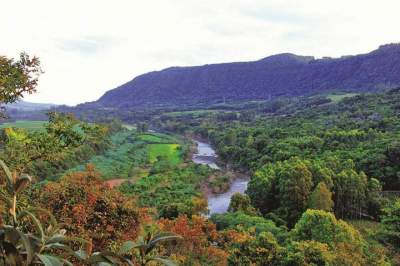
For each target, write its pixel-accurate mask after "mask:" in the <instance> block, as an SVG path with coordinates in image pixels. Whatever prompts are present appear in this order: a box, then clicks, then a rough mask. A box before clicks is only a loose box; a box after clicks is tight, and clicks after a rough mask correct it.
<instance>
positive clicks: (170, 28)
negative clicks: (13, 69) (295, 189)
mask: <svg viewBox="0 0 400 266" xmlns="http://www.w3.org/2000/svg"><path fill="white" fill-rule="evenodd" d="M399 9H400V2H398V1H397V0H382V1H375V0H364V1H361V0H353V1H348V0H347V1H345V0H337V1H320V0H268V1H265V0H218V1H211V0H202V1H198V0H196V1H195V0H146V1H140V0H116V1H107V0H85V1H79V0H59V1H51V0H38V1H23V0H13V1H4V3H2V10H3V12H2V16H0V44H1V45H0V54H4V55H7V56H17V55H18V53H19V52H21V51H27V52H28V53H30V54H35V55H37V56H39V57H40V59H41V61H42V64H43V68H44V70H45V72H46V73H45V74H44V75H43V76H42V77H41V80H40V84H39V87H38V89H39V93H37V94H35V95H32V96H29V97H27V100H31V101H37V102H38V101H41V102H53V103H66V104H77V103H81V102H85V101H93V100H96V99H97V98H99V97H100V96H101V95H102V94H103V93H104V92H105V91H107V90H109V89H112V88H115V87H117V86H118V85H121V84H122V83H124V82H127V81H129V80H131V79H133V78H134V77H135V76H137V75H139V74H142V73H145V72H148V71H152V70H159V69H162V68H166V67H169V66H178V65H182V66H186V65H201V64H207V63H217V62H229V61H247V60H257V59H260V58H263V57H266V56H268V55H272V54H276V53H280V52H293V53H297V54H305V55H315V56H317V57H322V56H333V57H337V56H341V55H346V54H357V53H365V52H368V51H370V50H373V49H375V48H377V47H378V46H379V45H380V44H384V43H390V42H399V41H400V37H399V35H398V25H400V17H399V16H398V14H397V11H398V10H399Z"/></svg>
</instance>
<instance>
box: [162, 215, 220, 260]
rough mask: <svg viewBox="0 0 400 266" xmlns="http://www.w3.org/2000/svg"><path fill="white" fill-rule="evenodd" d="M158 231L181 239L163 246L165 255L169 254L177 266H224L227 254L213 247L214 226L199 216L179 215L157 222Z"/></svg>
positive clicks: (215, 236) (217, 235) (215, 237)
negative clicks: (178, 236) (177, 263)
mask: <svg viewBox="0 0 400 266" xmlns="http://www.w3.org/2000/svg"><path fill="white" fill-rule="evenodd" d="M158 223H159V225H160V229H161V230H163V231H169V232H173V233H176V234H178V235H180V236H182V237H183V239H182V240H181V241H179V242H178V243H176V245H170V244H167V245H165V249H166V250H165V252H166V254H171V257H175V258H176V260H177V261H179V265H215V266H217V265H218V266H219V265H226V260H227V254H226V252H225V251H223V250H221V249H220V248H218V247H215V246H213V244H212V243H213V242H214V241H216V240H217V238H218V237H219V234H218V232H217V230H216V227H215V225H214V224H212V223H211V222H209V221H208V220H207V219H206V218H204V217H201V216H196V215H194V216H192V217H191V219H190V218H188V216H186V215H180V216H179V217H178V218H176V219H175V220H169V219H161V220H159V222H158Z"/></svg>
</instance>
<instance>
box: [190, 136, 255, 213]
mask: <svg viewBox="0 0 400 266" xmlns="http://www.w3.org/2000/svg"><path fill="white" fill-rule="evenodd" d="M195 142H196V144H197V153H195V154H193V157H192V160H193V162H194V163H197V164H205V165H208V166H209V167H211V168H213V169H219V167H218V165H217V164H216V160H217V154H216V153H215V150H214V149H213V148H212V147H211V145H210V144H208V143H206V142H201V141H195ZM248 182H249V178H248V177H246V176H243V177H240V178H236V179H235V180H233V182H232V184H231V187H230V188H229V190H228V191H227V192H225V193H221V194H209V195H208V198H207V201H208V209H209V210H210V215H211V214H214V213H225V212H227V211H228V207H229V203H230V201H231V196H232V195H233V194H235V193H236V192H239V193H244V191H245V190H246V188H247V184H248Z"/></svg>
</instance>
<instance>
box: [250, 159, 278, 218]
mask: <svg viewBox="0 0 400 266" xmlns="http://www.w3.org/2000/svg"><path fill="white" fill-rule="evenodd" d="M279 166H280V164H270V163H268V164H266V165H264V166H263V167H261V168H260V169H258V170H257V171H256V172H255V173H254V175H253V176H252V178H251V179H250V181H249V184H248V187H247V191H246V194H247V195H249V197H250V200H251V204H252V205H253V206H254V207H255V208H257V209H259V210H260V212H261V213H262V214H266V213H268V212H270V211H272V210H274V209H275V208H277V207H278V206H279V199H278V198H277V194H278V189H277V176H276V171H277V170H279V169H278V168H279Z"/></svg>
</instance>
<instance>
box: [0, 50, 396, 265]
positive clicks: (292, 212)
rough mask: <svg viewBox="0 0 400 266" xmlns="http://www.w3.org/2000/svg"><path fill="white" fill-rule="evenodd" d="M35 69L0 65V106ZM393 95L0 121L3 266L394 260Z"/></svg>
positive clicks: (32, 84)
mask: <svg viewBox="0 0 400 266" xmlns="http://www.w3.org/2000/svg"><path fill="white" fill-rule="evenodd" d="M382 49H383V50H385V49H389V50H392V49H393V46H391V47H386V48H381V50H382ZM381 52H382V51H380V52H376V53H378V54H379V53H381ZM366 56H367V55H366ZM367 57H368V56H367ZM268 60H271V59H268ZM268 60H267V61H268ZM296 60H297V59H296ZM302 60H303V59H302ZM307 60H308V59H307ZM343 60H344V59H343ZM346 60H347V59H346ZM278 61H279V60H278ZM339 61H340V60H339ZM24 63H25V64H24ZM298 64H304V62H298ZM39 67H40V62H39V61H38V59H31V58H30V57H29V56H27V55H25V54H22V55H21V58H20V59H19V60H18V61H14V60H8V59H7V58H3V57H0V70H1V71H0V74H2V73H6V74H2V75H3V78H2V79H1V78H0V86H3V88H4V89H3V90H0V104H4V103H12V102H15V101H17V100H18V99H20V98H21V95H23V94H24V93H29V92H31V93H32V92H34V91H35V89H36V82H37V78H38V77H37V76H36V75H34V74H35V73H37V72H36V71H37V70H38V69H39ZM10 73H14V74H15V73H16V74H15V75H11V74H10ZM4 80H7V82H5V83H1V82H3V81H4ZM399 102H400V89H399V88H392V89H389V90H385V91H382V92H379V93H376V92H373V93H372V92H371V93H346V94H340V93H337V92H335V93H334V94H327V93H324V94H318V95H312V96H302V97H279V98H277V99H271V100H268V101H241V102H231V103H223V104H216V105H212V106H207V108H203V109H199V108H195V107H194V106H192V107H191V108H179V107H173V108H160V107H159V108H147V109H146V108H144V109H142V110H140V112H136V111H135V110H132V109H131V110H128V111H125V110H124V109H118V110H112V111H109V110H107V109H104V108H103V109H87V108H83V109H80V108H77V109H73V110H74V112H75V113H77V114H79V115H80V117H81V118H86V119H89V120H90V121H83V120H79V119H78V118H76V117H75V116H74V115H73V114H70V113H60V112H50V113H48V117H47V120H46V121H40V120H39V121H16V122H8V123H3V124H2V125H1V126H0V202H1V204H0V266H3V265H4V266H5V265H12V266H19V265H35V266H36V265H44V266H53V265H54V266H59V265H129V266H136V265H139V266H159V265H166V266H173V265H184V266H192V265H207V266H209V265H211V266H225V265H226V266H228V265H229V266H236V265H239V266H241V265H244V266H250V265H257V266H264V265H278V266H291V265H299V266H303V265H304V266H308V265H349V266H350V265H383V266H386V265H399V264H400V255H399V254H400V249H399V243H400V236H399V231H400V226H399V225H400V223H399V221H400V199H399V194H400V143H399V140H400V105H399ZM69 110H71V109H69ZM81 111H83V112H81ZM119 119H122V120H123V121H121V120H119ZM95 121H97V122H95ZM99 121H102V123H100V122H99ZM133 122H134V123H133ZM124 123H127V124H124ZM201 141H203V142H204V143H206V142H208V143H209V144H210V145H211V146H210V145H208V146H207V147H208V151H206V152H204V153H202V154H200V148H199V147H200V142H201ZM211 147H213V148H214V149H215V150H216V153H217V155H215V154H214V155H212V153H214V150H212V148H211ZM210 149H211V150H212V152H210ZM200 157H201V158H203V160H204V159H205V158H209V157H212V158H213V160H211V161H209V163H205V164H204V163H201V162H199V161H196V160H195V158H200ZM203 162H204V161H203ZM210 162H211V163H213V164H214V163H215V162H216V163H217V165H214V166H217V167H211V165H212V164H211V163H210ZM241 177H242V178H243V179H245V180H246V182H243V184H245V186H246V187H245V188H247V190H245V191H244V193H232V194H229V192H231V191H233V192H235V191H237V190H231V188H232V187H234V184H235V182H236V181H237V180H238V179H239V178H241ZM242 191H243V190H242ZM221 193H222V194H221ZM226 195H229V197H227V198H224V197H222V201H221V199H220V202H219V203H221V202H222V203H223V204H226V205H225V206H226V208H225V209H223V210H222V211H221V212H216V211H213V212H212V205H210V201H211V199H213V198H214V199H215V198H217V199H219V198H218V197H219V196H226ZM217 203H218V202H217Z"/></svg>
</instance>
